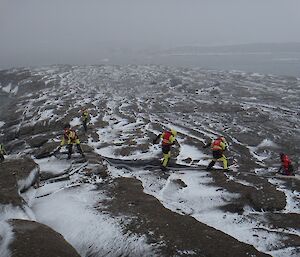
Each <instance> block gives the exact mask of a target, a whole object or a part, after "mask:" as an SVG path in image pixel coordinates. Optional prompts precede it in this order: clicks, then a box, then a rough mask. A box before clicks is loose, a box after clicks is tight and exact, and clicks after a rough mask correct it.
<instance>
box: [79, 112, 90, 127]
mask: <svg viewBox="0 0 300 257" xmlns="http://www.w3.org/2000/svg"><path fill="white" fill-rule="evenodd" d="M81 120H82V125H83V128H84V131H85V132H86V131H87V125H88V122H89V120H90V114H89V112H88V110H87V109H85V108H83V109H82V110H81Z"/></svg>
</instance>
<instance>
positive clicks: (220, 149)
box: [0, 108, 294, 176]
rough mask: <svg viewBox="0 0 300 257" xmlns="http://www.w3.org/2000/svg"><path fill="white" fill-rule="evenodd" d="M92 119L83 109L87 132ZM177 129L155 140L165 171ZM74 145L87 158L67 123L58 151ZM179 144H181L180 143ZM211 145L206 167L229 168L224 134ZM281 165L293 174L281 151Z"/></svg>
mask: <svg viewBox="0 0 300 257" xmlns="http://www.w3.org/2000/svg"><path fill="white" fill-rule="evenodd" d="M89 120H90V114H89V112H88V110H87V109H86V108H83V109H82V110H81V121H82V125H83V129H84V131H85V132H86V131H87V129H88V127H87V126H88V122H89ZM176 136H177V131H176V130H175V129H170V130H164V131H163V132H162V133H161V134H159V135H158V136H157V137H156V138H155V139H154V140H153V144H156V143H157V142H158V140H161V148H162V154H163V157H162V160H161V169H162V170H163V171H165V170H167V166H168V163H169V161H170V158H171V147H172V145H174V144H175V143H177V144H178V142H177V140H176ZM73 145H76V148H77V150H78V152H79V153H80V154H81V156H82V157H83V158H85V154H84V153H83V150H82V147H81V145H80V140H79V137H78V134H77V132H76V131H75V129H73V128H71V126H70V124H65V126H64V132H63V137H62V139H61V142H60V146H59V148H58V151H59V150H60V149H61V147H62V146H66V147H67V150H68V157H67V158H68V159H71V156H72V153H73ZM178 145H179V144H178ZM208 147H210V149H211V151H212V157H213V158H212V160H211V162H210V163H209V164H208V166H207V167H206V170H211V169H212V168H213V166H214V165H215V163H216V162H217V161H222V162H223V169H224V170H225V171H226V170H228V160H227V158H226V156H225V154H224V152H225V151H226V150H227V148H228V143H227V141H226V139H225V137H223V136H218V137H217V138H216V139H215V140H212V141H211V142H209V143H207V144H205V145H204V146H203V148H208ZM4 155H6V151H5V149H4V145H3V144H0V162H2V161H4ZM280 160H281V166H280V168H279V170H278V172H281V173H282V174H283V175H288V176H289V175H293V174H294V168H293V165H292V162H291V160H290V158H289V157H288V156H287V155H286V154H284V153H280Z"/></svg>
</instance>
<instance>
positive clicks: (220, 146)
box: [203, 136, 228, 170]
mask: <svg viewBox="0 0 300 257" xmlns="http://www.w3.org/2000/svg"><path fill="white" fill-rule="evenodd" d="M209 146H210V147H211V150H212V155H213V159H212V161H211V162H210V163H209V164H208V166H207V167H206V170H211V168H212V167H213V166H214V165H215V163H216V162H217V161H222V162H223V169H224V170H228V161H227V158H226V156H225V155H224V151H225V150H226V149H227V148H228V144H227V141H226V139H225V138H224V137H222V136H219V137H218V138H217V139H215V140H213V141H211V142H209V143H208V144H206V145H204V146H203V148H207V147H209Z"/></svg>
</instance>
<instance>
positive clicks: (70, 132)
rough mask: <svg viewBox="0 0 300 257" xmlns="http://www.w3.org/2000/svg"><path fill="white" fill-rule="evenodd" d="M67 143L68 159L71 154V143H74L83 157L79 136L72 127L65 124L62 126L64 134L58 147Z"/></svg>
mask: <svg viewBox="0 0 300 257" xmlns="http://www.w3.org/2000/svg"><path fill="white" fill-rule="evenodd" d="M64 145H67V149H68V159H71V155H72V153H73V145H76V147H77V150H78V152H79V153H80V154H81V156H82V157H85V155H84V153H83V151H82V149H81V145H80V140H79V137H78V135H77V133H76V131H75V130H74V129H71V126H70V124H66V125H65V126H64V135H63V137H62V139H61V142H60V147H62V146H64Z"/></svg>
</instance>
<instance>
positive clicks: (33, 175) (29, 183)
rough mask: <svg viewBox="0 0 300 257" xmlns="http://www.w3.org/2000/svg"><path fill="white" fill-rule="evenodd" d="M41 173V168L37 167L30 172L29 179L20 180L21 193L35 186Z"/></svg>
mask: <svg viewBox="0 0 300 257" xmlns="http://www.w3.org/2000/svg"><path fill="white" fill-rule="evenodd" d="M39 171H40V169H39V167H36V168H34V169H33V170H32V171H31V172H30V174H29V176H28V177H27V178H25V179H21V180H18V189H19V192H22V191H23V190H26V189H28V188H29V187H30V186H32V185H33V184H34V182H35V180H36V179H37V178H38V176H39Z"/></svg>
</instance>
